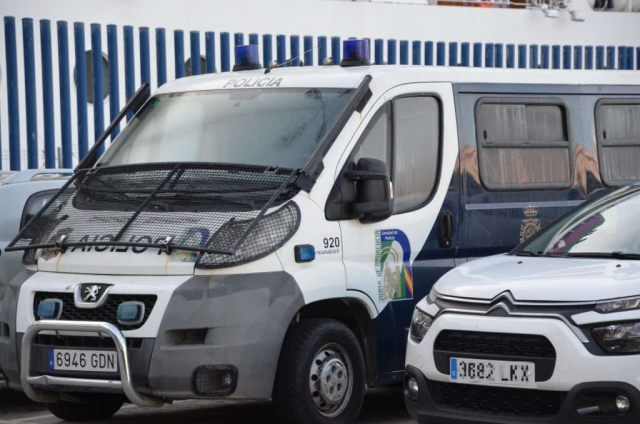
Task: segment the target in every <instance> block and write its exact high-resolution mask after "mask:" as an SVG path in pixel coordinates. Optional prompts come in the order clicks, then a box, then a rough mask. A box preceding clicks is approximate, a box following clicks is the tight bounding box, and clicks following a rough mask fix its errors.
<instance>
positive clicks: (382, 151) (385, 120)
mask: <svg viewBox="0 0 640 424" xmlns="http://www.w3.org/2000/svg"><path fill="white" fill-rule="evenodd" d="M390 115H391V113H390V105H389V104H386V105H384V106H383V107H381V108H380V110H378V112H376V114H375V116H374V117H373V119H372V120H371V122H370V123H369V126H368V127H367V129H366V130H365V131H364V133H363V134H362V137H361V139H360V142H359V143H358V147H356V151H355V152H354V153H353V162H354V163H356V164H357V163H358V160H359V159H360V158H371V159H378V160H381V161H383V162H385V163H386V164H387V166H388V167H389V170H391V124H390V122H389V117H390ZM392 175H393V174H392Z"/></svg>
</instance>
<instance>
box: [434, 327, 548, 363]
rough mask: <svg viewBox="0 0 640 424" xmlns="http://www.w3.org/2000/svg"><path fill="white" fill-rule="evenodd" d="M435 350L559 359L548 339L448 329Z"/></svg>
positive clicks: (443, 333) (439, 338)
mask: <svg viewBox="0 0 640 424" xmlns="http://www.w3.org/2000/svg"><path fill="white" fill-rule="evenodd" d="M434 350H439V351H446V352H450V353H478V354H488V355H504V356H509V357H518V356H524V357H529V358H555V357H556V350H555V349H554V348H553V345H552V344H551V342H550V341H549V339H547V338H546V337H544V336H536V335H528V334H501V333H484V332H478V331H453V330H445V331H442V332H441V333H440V334H438V337H437V338H436V342H435V345H434Z"/></svg>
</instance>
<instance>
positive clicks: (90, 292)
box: [82, 284, 100, 302]
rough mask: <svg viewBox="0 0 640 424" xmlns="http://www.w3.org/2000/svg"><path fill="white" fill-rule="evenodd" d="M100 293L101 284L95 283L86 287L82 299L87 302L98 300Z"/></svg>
mask: <svg viewBox="0 0 640 424" xmlns="http://www.w3.org/2000/svg"><path fill="white" fill-rule="evenodd" d="M98 293H100V286H98V285H95V284H94V285H93V286H89V287H85V288H84V294H83V295H82V300H84V301H85V302H97V301H98Z"/></svg>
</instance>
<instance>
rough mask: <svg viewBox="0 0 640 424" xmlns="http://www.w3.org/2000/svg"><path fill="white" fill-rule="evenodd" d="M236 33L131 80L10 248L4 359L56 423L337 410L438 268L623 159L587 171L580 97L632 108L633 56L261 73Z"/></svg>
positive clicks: (383, 369)
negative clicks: (205, 67) (617, 67)
mask: <svg viewBox="0 0 640 424" xmlns="http://www.w3.org/2000/svg"><path fill="white" fill-rule="evenodd" d="M252 47H255V46H250V47H247V46H239V48H238V50H237V51H236V53H237V54H236V59H239V61H238V64H237V65H236V70H237V71H238V72H234V73H226V74H217V75H204V76H198V77H194V78H184V79H179V80H177V81H174V82H171V83H168V84H166V85H164V86H163V87H161V88H160V89H159V90H158V91H157V92H156V93H155V94H154V95H153V97H151V98H150V99H149V100H148V101H147V95H145V90H144V89H143V90H141V91H140V92H139V93H140V94H139V95H136V96H135V97H134V98H133V99H132V100H131V101H130V103H129V105H128V106H127V108H128V109H131V110H134V111H136V110H137V109H138V108H139V107H141V105H142V104H143V103H144V106H142V107H141V109H140V110H139V111H137V114H136V116H135V118H134V119H133V120H132V121H131V122H130V123H129V124H128V125H127V127H126V128H125V129H124V131H123V132H122V133H121V134H120V136H119V137H118V138H117V140H116V141H115V142H114V144H113V146H111V147H110V148H109V149H108V150H107V152H106V154H105V155H104V156H103V157H102V158H100V159H99V160H97V159H96V157H97V154H96V153H97V150H95V149H94V150H92V151H91V152H90V153H89V155H88V157H87V158H85V159H84V161H83V162H82V163H81V164H80V166H79V167H78V169H77V171H76V173H75V175H74V177H73V178H72V179H71V180H70V181H69V182H68V184H67V185H66V186H65V187H64V188H63V189H62V190H61V191H60V192H59V193H58V195H57V196H56V197H55V198H54V199H53V200H52V202H51V203H50V204H49V205H48V206H47V207H45V209H44V210H43V211H42V213H41V214H39V215H38V216H37V217H36V218H35V219H34V220H33V221H32V223H31V224H30V225H28V226H27V227H26V228H25V229H23V230H22V231H21V232H20V234H19V235H18V236H17V237H16V239H15V240H14V241H13V243H12V244H11V246H10V247H9V249H8V250H11V249H13V250H23V251H25V252H26V254H25V257H24V261H25V263H26V264H27V271H26V272H25V273H24V274H23V275H21V276H20V277H19V278H16V279H14V280H13V281H12V282H11V290H8V291H7V293H6V294H5V296H4V299H3V301H2V311H1V312H0V325H1V326H3V328H4V329H5V330H4V333H3V334H4V337H0V367H1V368H2V370H3V372H4V373H5V375H6V377H7V380H8V381H9V384H10V386H11V387H13V388H15V389H21V390H24V391H25V392H26V393H27V395H28V396H29V397H30V398H32V399H34V400H36V401H39V402H46V403H47V405H48V406H49V409H50V410H51V411H52V412H53V413H54V414H56V415H57V416H58V417H61V418H63V419H69V420H76V419H84V420H87V419H99V418H104V417H108V416H110V415H112V414H113V413H115V412H116V411H117V410H118V408H120V406H121V405H122V403H123V402H124V401H130V402H133V403H135V404H137V405H144V406H149V405H152V406H159V405H162V404H163V403H165V402H169V401H171V400H176V399H204V398H226V399H270V398H273V399H274V401H275V404H276V409H277V411H278V414H279V416H280V419H281V421H283V422H294V423H329V422H331V423H350V422H353V421H354V419H355V418H356V416H357V414H358V411H359V409H360V406H361V403H362V399H363V395H364V391H365V387H367V386H368V387H373V386H376V385H381V384H389V383H396V382H402V380H403V377H404V359H405V352H406V340H407V334H408V330H409V326H410V321H411V315H412V313H413V310H414V307H415V303H416V302H417V300H418V299H421V298H423V297H424V296H426V295H427V294H428V293H429V290H430V289H431V286H432V285H433V284H434V282H435V281H437V279H438V278H439V277H441V276H442V275H443V274H444V273H446V272H447V271H449V270H450V269H452V268H453V267H454V266H455V265H456V264H458V263H464V262H466V261H468V260H469V259H471V258H473V257H478V256H487V255H489V254H493V253H497V252H506V251H508V250H510V249H512V248H513V247H515V246H516V245H517V244H518V243H519V241H520V240H521V238H523V237H527V236H528V235H531V234H534V233H535V231H536V230H537V229H538V228H539V227H540V225H542V224H545V223H547V222H549V221H550V220H551V219H553V218H555V217H556V216H558V215H559V214H560V213H561V212H564V211H567V210H568V209H570V208H571V207H573V206H575V205H576V204H579V203H580V202H582V201H584V200H585V199H586V198H587V196H588V195H589V193H590V192H592V191H594V190H597V189H600V188H602V187H603V182H602V177H601V172H603V174H602V175H606V177H607V178H609V177H611V178H612V180H611V181H613V183H615V181H617V180H616V178H626V177H627V174H621V172H622V171H624V172H627V173H628V172H631V173H633V172H637V170H636V168H635V167H631V168H630V169H629V168H628V167H627V168H614V169H611V168H609V167H607V166H603V167H602V168H599V166H598V164H599V163H600V159H599V156H598V153H597V152H598V147H597V146H598V141H597V140H595V139H594V138H593V134H594V131H595V126H596V118H595V115H594V112H593V111H595V110H596V108H598V110H600V109H606V110H607V111H609V112H610V113H609V114H608V115H607V116H608V117H609V115H611V116H612V117H609V119H614V118H615V119H618V120H620V119H622V120H624V119H627V118H625V117H626V116H627V115H625V114H624V113H620V112H619V110H620V109H621V108H622V109H621V110H622V112H624V111H625V110H626V109H625V108H631V109H633V108H634V107H636V106H635V105H636V103H637V99H639V98H640V89H639V88H638V87H637V86H638V85H639V84H640V75H638V74H637V73H634V72H571V71H562V72H560V71H558V72H556V71H543V70H540V71H537V70H533V71H525V70H518V71H515V70H491V69H463V68H441V67H439V68H432V67H408V66H398V67H396V66H377V67H376V66H368V59H367V52H366V51H364V52H363V50H366V44H365V43H364V42H362V41H359V40H348V41H345V46H344V47H345V48H344V51H345V54H346V55H347V57H346V58H345V60H344V61H343V63H342V66H328V67H319V68H275V69H270V70H264V69H254V68H259V67H260V65H259V64H257V63H256V62H257V61H256V60H255V56H257V51H255V49H253V48H252ZM247 52H249V53H250V54H249V55H246V54H245V53H247ZM245 69H246V70H245ZM550 83H551V84H550ZM634 101H635V102H636V103H634ZM610 105H615V107H610ZM619 105H621V106H619ZM618 106H619V107H618ZM127 108H126V109H127ZM589 108H590V109H591V110H590V112H588V111H589ZM126 109H125V111H123V113H121V115H120V116H119V117H120V118H121V117H122V116H124V112H126ZM633 110H635V109H633ZM116 122H117V121H116ZM112 127H113V125H112ZM107 133H108V132H107ZM612 135H613V136H614V137H613V139H607V140H605V141H604V144H603V145H606V146H609V144H608V143H616V142H617V141H616V140H617V139H616V138H615V137H617V135H616V134H613V133H612ZM105 138H106V137H103V140H104V139H105ZM606 148H608V147H606ZM96 149H97V147H96ZM632 150H633V152H635V150H634V149H632ZM614 153H615V152H614ZM603 155H604V156H602V157H603V158H604V159H607V158H609V157H610V156H611V155H610V153H609V152H604V153H603ZM606 172H610V173H611V175H610V174H606ZM638 177H640V176H638ZM525 212H526V214H527V215H524V213H525ZM98 333H99V334H100V335H101V336H100V337H98V336H97V334H98ZM19 364H21V365H20V366H19Z"/></svg>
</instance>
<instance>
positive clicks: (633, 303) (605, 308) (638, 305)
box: [596, 297, 640, 314]
mask: <svg viewBox="0 0 640 424" xmlns="http://www.w3.org/2000/svg"><path fill="white" fill-rule="evenodd" d="M632 309H640V297H632V298H629V299H618V300H611V301H607V302H598V303H597V304H596V311H598V312H602V313H604V314H608V313H610V312H622V311H630V310H632Z"/></svg>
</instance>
